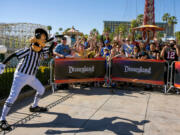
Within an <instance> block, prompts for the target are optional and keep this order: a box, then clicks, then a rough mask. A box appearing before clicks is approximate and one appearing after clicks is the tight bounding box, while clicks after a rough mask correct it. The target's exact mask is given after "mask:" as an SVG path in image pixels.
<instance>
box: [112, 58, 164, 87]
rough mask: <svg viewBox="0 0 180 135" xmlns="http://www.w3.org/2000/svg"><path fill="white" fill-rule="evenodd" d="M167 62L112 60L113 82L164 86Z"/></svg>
mask: <svg viewBox="0 0 180 135" xmlns="http://www.w3.org/2000/svg"><path fill="white" fill-rule="evenodd" d="M165 70H166V68H165V61H161V60H160V61H157V60H137V59H125V58H114V59H112V74H111V77H112V78H111V79H112V80H113V81H123V82H135V83H143V84H153V85H164V84H165V81H164V73H165Z"/></svg>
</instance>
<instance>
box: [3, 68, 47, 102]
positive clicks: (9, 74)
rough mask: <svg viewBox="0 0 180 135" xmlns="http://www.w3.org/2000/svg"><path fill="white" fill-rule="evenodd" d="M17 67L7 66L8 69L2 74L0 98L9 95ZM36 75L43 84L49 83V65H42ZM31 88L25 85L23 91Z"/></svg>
mask: <svg viewBox="0 0 180 135" xmlns="http://www.w3.org/2000/svg"><path fill="white" fill-rule="evenodd" d="M14 71H15V68H7V69H6V71H5V72H4V73H3V74H2V75H0V99H2V98H5V97H7V96H8V95H9V92H10V89H11V86H12V81H13V76H14ZM36 77H37V78H38V79H39V80H40V82H41V83H42V84H43V85H47V84H48V83H49V78H50V70H49V67H47V66H41V67H40V68H39V70H38V72H37V74H36ZM29 89H31V87H29V86H25V87H24V88H23V89H22V92H24V91H27V90H29Z"/></svg>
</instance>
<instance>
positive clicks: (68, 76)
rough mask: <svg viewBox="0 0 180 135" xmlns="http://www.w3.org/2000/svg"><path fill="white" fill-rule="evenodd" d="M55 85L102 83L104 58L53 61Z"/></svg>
mask: <svg viewBox="0 0 180 135" xmlns="http://www.w3.org/2000/svg"><path fill="white" fill-rule="evenodd" d="M54 66H55V68H54V77H55V83H74V82H91V81H104V77H105V74H106V66H105V59H104V58H93V59H81V58H76V59H73V58H72V59H71V58H66V59H55V65H54Z"/></svg>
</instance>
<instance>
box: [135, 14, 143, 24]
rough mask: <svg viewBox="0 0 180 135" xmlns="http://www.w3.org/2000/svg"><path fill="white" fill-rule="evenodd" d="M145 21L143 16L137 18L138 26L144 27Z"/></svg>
mask: <svg viewBox="0 0 180 135" xmlns="http://www.w3.org/2000/svg"><path fill="white" fill-rule="evenodd" d="M143 20H144V15H143V14H140V15H138V16H137V18H136V21H137V24H138V26H140V25H143Z"/></svg>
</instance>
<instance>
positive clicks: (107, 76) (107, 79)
mask: <svg viewBox="0 0 180 135" xmlns="http://www.w3.org/2000/svg"><path fill="white" fill-rule="evenodd" d="M105 63H106V65H105V66H106V74H105V86H106V87H109V85H110V83H109V60H108V59H107V58H106V62H105Z"/></svg>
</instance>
